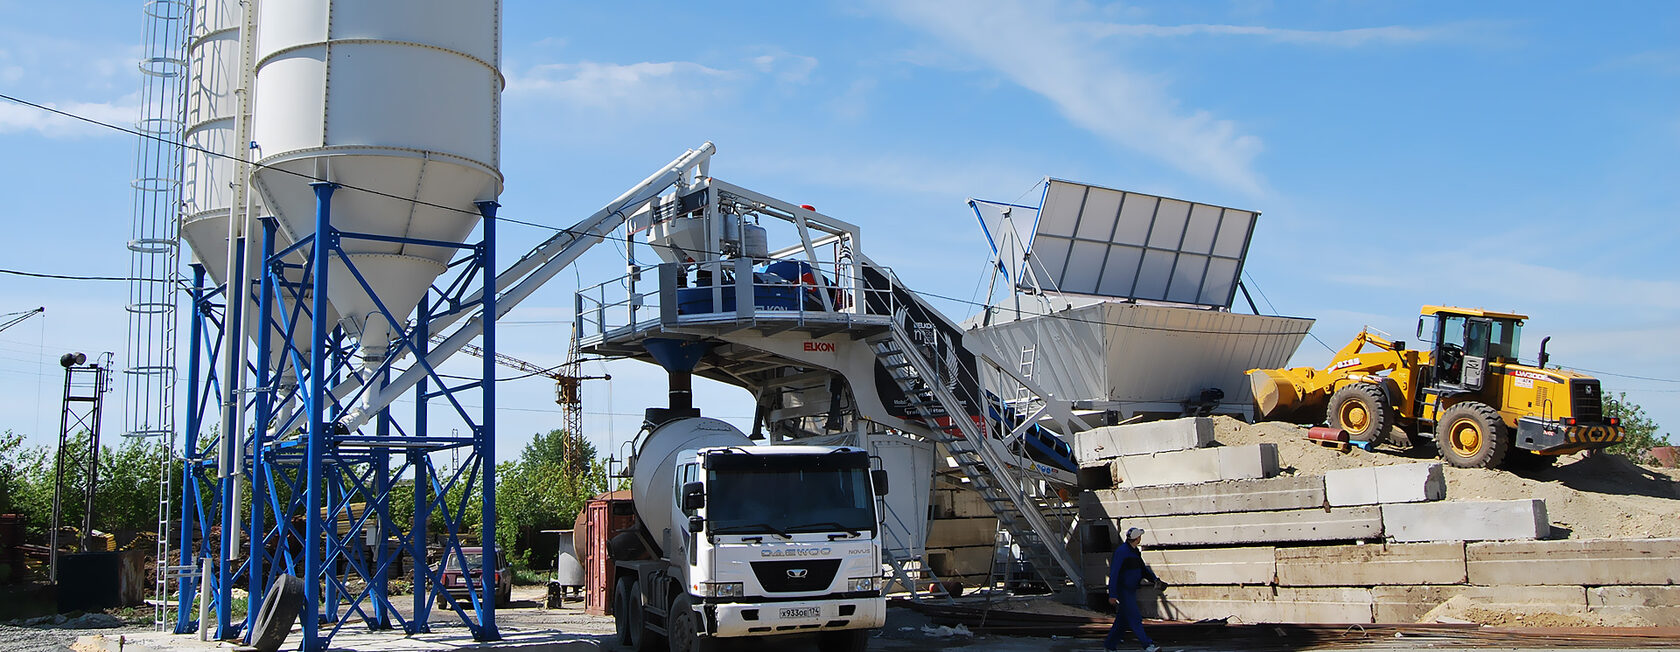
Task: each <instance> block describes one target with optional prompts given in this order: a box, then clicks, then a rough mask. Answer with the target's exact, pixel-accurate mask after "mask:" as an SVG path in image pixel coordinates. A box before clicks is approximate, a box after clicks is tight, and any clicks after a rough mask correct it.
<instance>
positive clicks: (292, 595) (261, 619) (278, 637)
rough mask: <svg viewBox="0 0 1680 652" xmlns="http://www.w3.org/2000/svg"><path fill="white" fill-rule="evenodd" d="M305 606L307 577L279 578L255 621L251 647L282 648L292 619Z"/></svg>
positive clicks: (271, 650)
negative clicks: (304, 579) (304, 588)
mask: <svg viewBox="0 0 1680 652" xmlns="http://www.w3.org/2000/svg"><path fill="white" fill-rule="evenodd" d="M302 610H303V580H301V579H298V578H296V577H292V576H291V575H281V576H280V577H277V578H275V580H274V585H273V586H270V587H268V593H267V594H266V595H264V596H263V601H262V607H261V608H260V610H259V611H258V612H257V618H256V620H255V621H252V623H251V647H254V648H256V649H257V650H258V651H259V652H278V651H279V649H280V647H281V646H283V645H285V644H286V635H287V634H290V633H291V631H292V622H293V621H296V620H297V618H298V612H300V611H302ZM200 626H203V625H202V624H201V625H200Z"/></svg>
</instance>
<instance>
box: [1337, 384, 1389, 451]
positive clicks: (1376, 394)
mask: <svg viewBox="0 0 1680 652" xmlns="http://www.w3.org/2000/svg"><path fill="white" fill-rule="evenodd" d="M1393 413H1394V409H1393V408H1392V407H1390V406H1389V404H1388V395H1387V394H1385V393H1383V390H1382V388H1381V387H1378V386H1376V385H1373V384H1371V383H1359V382H1356V383H1350V384H1348V385H1346V386H1344V387H1342V388H1341V389H1338V390H1336V393H1335V394H1333V395H1331V396H1330V406H1329V407H1328V408H1327V409H1326V410H1325V421H1326V422H1328V423H1329V424H1330V427H1332V428H1341V429H1342V430H1345V431H1347V434H1348V440H1350V441H1358V442H1369V441H1374V442H1378V443H1381V442H1382V441H1383V439H1384V438H1386V437H1387V435H1388V427H1389V426H1390V425H1392V424H1393V423H1394V419H1393V417H1392V415H1393Z"/></svg>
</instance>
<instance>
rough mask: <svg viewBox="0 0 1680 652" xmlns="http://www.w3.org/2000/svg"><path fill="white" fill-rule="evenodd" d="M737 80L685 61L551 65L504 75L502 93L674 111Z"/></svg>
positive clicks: (588, 104) (729, 74) (731, 74)
mask: <svg viewBox="0 0 1680 652" xmlns="http://www.w3.org/2000/svg"><path fill="white" fill-rule="evenodd" d="M737 78H738V73H735V72H730V71H726V70H718V69H716V68H709V67H706V66H703V65H700V64H697V63H691V62H687V61H660V62H654V61H644V62H640V63H630V64H613V63H596V62H592V61H584V62H579V63H551V64H544V65H539V66H535V67H533V68H531V69H530V70H528V71H525V72H523V73H518V74H514V73H510V74H509V75H508V90H507V94H508V95H509V96H510V97H514V98H518V97H521V96H525V97H542V98H547V99H558V100H560V101H562V102H565V103H569V104H573V105H577V106H580V107H585V108H593V109H614V110H622V109H634V108H638V107H643V108H654V107H665V108H673V109H674V108H681V107H683V106H690V105H693V104H696V103H699V102H702V101H704V100H707V99H710V98H713V97H716V96H717V95H719V94H722V93H724V92H726V91H725V86H726V85H730V84H732V82H733V81H734V80H736V79H737Z"/></svg>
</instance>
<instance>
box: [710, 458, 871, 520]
mask: <svg viewBox="0 0 1680 652" xmlns="http://www.w3.org/2000/svg"><path fill="white" fill-rule="evenodd" d="M707 475H708V477H707V483H706V484H707V488H706V489H707V491H706V493H707V497H706V512H707V513H706V517H707V522H708V525H707V527H708V528H709V529H711V530H712V531H713V532H718V533H728V534H774V533H776V532H775V531H777V530H779V531H781V532H785V533H789V534H793V533H799V532H837V531H852V532H860V531H866V530H868V531H873V530H874V529H875V497H874V494H872V493H871V492H870V490H869V471H868V469H867V468H833V467H829V468H816V469H811V468H796V465H792V464H776V465H773V466H766V467H759V468H726V469H713V470H711V471H710V472H709V473H708V474H707ZM767 526H768V527H767Z"/></svg>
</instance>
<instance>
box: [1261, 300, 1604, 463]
mask: <svg viewBox="0 0 1680 652" xmlns="http://www.w3.org/2000/svg"><path fill="white" fill-rule="evenodd" d="M1421 313H1422V314H1421V316H1419V317H1418V330H1417V337H1418V341H1419V342H1420V343H1421V344H1420V346H1419V347H1418V348H1408V347H1407V346H1406V343H1405V342H1403V341H1390V340H1389V339H1386V338H1384V337H1381V336H1379V335H1377V334H1375V333H1372V332H1371V330H1370V329H1369V328H1367V329H1365V330H1364V331H1361V332H1360V333H1359V335H1358V336H1357V337H1354V338H1353V341H1351V342H1348V344H1347V346H1344V347H1342V349H1341V350H1340V351H1337V352H1336V355H1335V356H1334V357H1333V358H1331V360H1330V364H1329V365H1328V366H1326V367H1325V368H1323V369H1314V368H1311V367H1295V368H1291V369H1252V370H1250V371H1249V372H1248V375H1249V384H1250V385H1251V386H1252V387H1253V389H1254V401H1255V407H1256V408H1257V409H1256V412H1255V413H1256V414H1258V415H1259V416H1261V417H1263V418H1269V419H1276V420H1297V421H1299V420H1305V419H1311V420H1314V421H1316V419H1317V414H1319V413H1320V411H1322V414H1323V415H1324V420H1325V422H1327V423H1328V425H1330V426H1331V427H1335V428H1340V429H1342V430H1344V431H1346V432H1347V433H1348V438H1349V440H1350V441H1353V442H1358V443H1362V444H1370V445H1377V444H1389V445H1393V446H1396V447H1400V448H1410V447H1413V446H1429V445H1433V446H1434V447H1435V448H1436V449H1437V450H1438V451H1439V454H1440V456H1441V458H1442V459H1444V460H1446V461H1447V463H1449V464H1452V465H1453V466H1459V467H1470V468H1474V467H1484V468H1485V467H1496V466H1500V465H1502V464H1505V463H1507V462H1511V463H1516V462H1518V461H1523V462H1534V463H1540V464H1550V463H1551V462H1553V461H1555V460H1556V459H1557V456H1559V455H1563V454H1566V453H1573V452H1576V451H1581V450H1587V449H1595V448H1604V447H1606V446H1610V445H1612V444H1615V443H1617V442H1620V441H1622V439H1623V438H1624V437H1625V436H1626V435H1625V433H1624V432H1623V430H1622V425H1621V423H1620V420H1619V419H1617V418H1615V417H1610V418H1605V416H1604V410H1603V400H1602V398H1601V396H1600V394H1601V393H1602V390H1601V388H1600V387H1599V382H1598V379H1596V378H1593V377H1591V376H1587V375H1584V374H1579V373H1575V372H1573V371H1564V370H1560V369H1547V368H1546V362H1547V355H1546V342H1547V341H1548V340H1550V339H1551V338H1549V337H1548V338H1544V339H1542V340H1541V341H1540V354H1539V356H1538V360H1539V365H1537V366H1536V365H1526V364H1522V363H1520V362H1518V361H1517V352H1518V344H1519V340H1520V338H1521V335H1522V325H1523V321H1524V320H1526V319H1528V317H1527V316H1525V315H1518V314H1514V313H1507V312H1494V311H1491V310H1480V309H1471V308H1453V307H1447V306H1424V307H1423V309H1422V311H1421Z"/></svg>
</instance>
